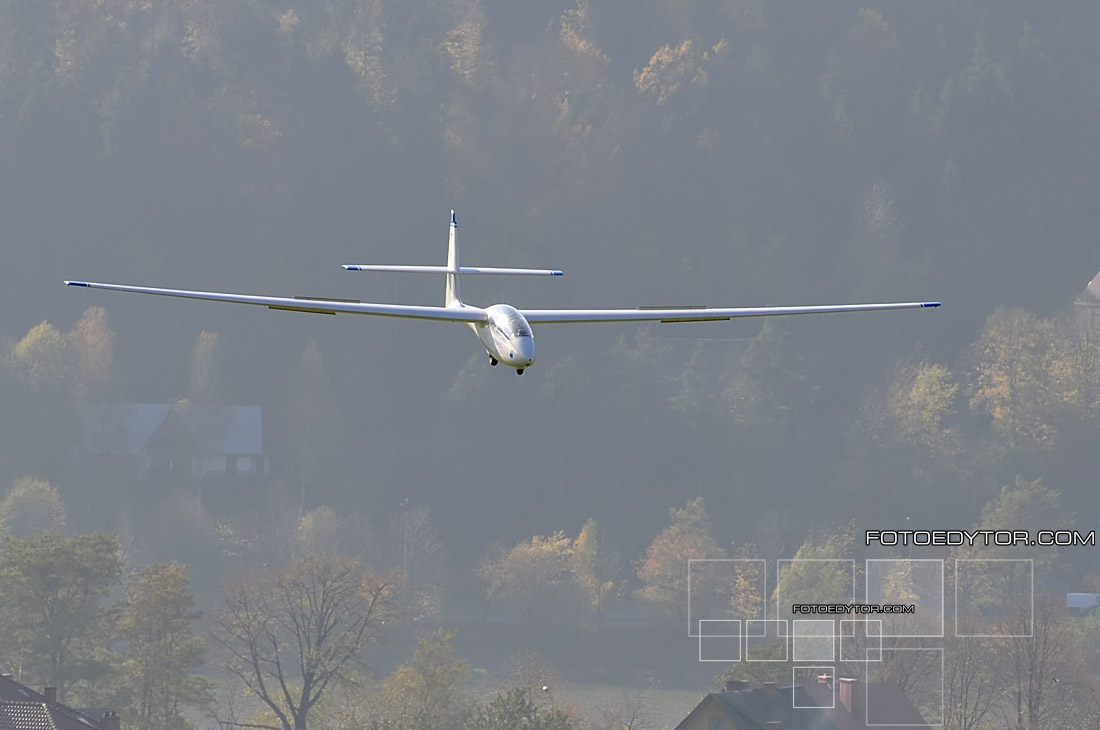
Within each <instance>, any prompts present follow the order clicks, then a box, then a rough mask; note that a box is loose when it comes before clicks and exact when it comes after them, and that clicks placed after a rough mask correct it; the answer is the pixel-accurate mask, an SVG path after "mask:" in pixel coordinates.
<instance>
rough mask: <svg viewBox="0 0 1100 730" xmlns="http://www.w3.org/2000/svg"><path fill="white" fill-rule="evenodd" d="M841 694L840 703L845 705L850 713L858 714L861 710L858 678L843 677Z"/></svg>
mask: <svg viewBox="0 0 1100 730" xmlns="http://www.w3.org/2000/svg"><path fill="white" fill-rule="evenodd" d="M839 694H840V704H842V705H844V709H845V710H847V711H848V714H849V715H858V714H859V713H860V712H861V710H862V707H861V706H860V697H859V681H858V680H855V679H852V678H851V677H841V678H840V693H839Z"/></svg>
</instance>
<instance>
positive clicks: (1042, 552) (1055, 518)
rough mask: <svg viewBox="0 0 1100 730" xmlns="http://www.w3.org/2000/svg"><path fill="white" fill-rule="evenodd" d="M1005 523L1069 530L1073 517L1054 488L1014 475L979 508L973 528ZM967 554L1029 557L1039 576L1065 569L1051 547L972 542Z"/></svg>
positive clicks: (1058, 553) (994, 527)
mask: <svg viewBox="0 0 1100 730" xmlns="http://www.w3.org/2000/svg"><path fill="white" fill-rule="evenodd" d="M1006 525H1011V526H1012V528H1013V529H1032V530H1038V529H1052V530H1060V529H1071V528H1072V527H1073V525H1074V518H1073V515H1072V514H1071V513H1069V512H1068V511H1067V510H1065V509H1064V508H1063V507H1062V495H1061V492H1059V491H1058V490H1057V489H1050V488H1049V487H1047V486H1046V485H1044V484H1043V480H1042V479H1036V480H1034V481H1028V480H1026V479H1022V478H1020V477H1019V476H1017V477H1016V481H1015V482H1014V483H1013V484H1006V485H1005V486H1004V487H1002V488H1001V491H1000V493H999V494H998V495H997V497H996V498H994V499H991V500H990V501H989V502H987V503H986V504H985V506H984V507H982V512H981V515H980V516H979V517H978V521H977V523H976V524H975V525H974V529H986V530H1002V529H1005V526H1006ZM967 553H968V555H967V557H973V558H984V559H1017V560H1027V559H1030V560H1033V561H1034V570H1035V571H1036V572H1037V574H1039V575H1051V574H1054V573H1057V572H1060V571H1061V570H1063V569H1064V568H1065V565H1064V564H1063V563H1062V555H1061V550H1060V549H1059V548H1057V547H1054V546H1031V545H1010V546H997V545H992V544H991V545H985V544H978V542H977V541H975V545H974V546H973V547H972V548H969V549H968V550H967ZM1002 595H1005V596H1007V595H1008V594H1007V593H1005V594H1002Z"/></svg>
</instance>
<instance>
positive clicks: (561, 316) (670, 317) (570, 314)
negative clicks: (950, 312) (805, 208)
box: [520, 302, 940, 324]
mask: <svg viewBox="0 0 1100 730" xmlns="http://www.w3.org/2000/svg"><path fill="white" fill-rule="evenodd" d="M938 306H940V303H939V302H884V303H881V304H826V305H816V306H809V307H732V308H711V307H659V308H658V307H654V308H652V309H647V308H644V307H639V308H638V309H521V310H520V312H521V313H522V314H523V316H524V317H525V318H526V319H527V321H528V322H530V323H531V324H566V323H571V322H713V321H718V320H725V319H733V318H735V317H774V316H779V315H787V314H826V313H830V312H874V311H878V310H882V309H920V308H922V307H938Z"/></svg>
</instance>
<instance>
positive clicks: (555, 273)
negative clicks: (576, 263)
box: [550, 271, 563, 276]
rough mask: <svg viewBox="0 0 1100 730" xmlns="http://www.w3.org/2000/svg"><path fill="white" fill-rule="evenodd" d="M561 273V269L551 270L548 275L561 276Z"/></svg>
mask: <svg viewBox="0 0 1100 730" xmlns="http://www.w3.org/2000/svg"><path fill="white" fill-rule="evenodd" d="M562 273H563V272H561V271H551V272H550V276H561V275H562Z"/></svg>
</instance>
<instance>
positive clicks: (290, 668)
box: [213, 553, 398, 730]
mask: <svg viewBox="0 0 1100 730" xmlns="http://www.w3.org/2000/svg"><path fill="white" fill-rule="evenodd" d="M397 589H398V577H397V576H396V575H394V574H379V573H376V572H375V571H373V570H371V569H370V568H369V567H367V566H366V565H364V564H363V563H361V562H359V561H357V560H354V559H352V558H347V557H341V556H336V555H330V554H325V553H314V554H308V555H305V556H303V557H302V558H300V559H298V560H295V561H293V562H291V563H288V564H286V565H282V566H278V567H273V568H269V569H264V570H260V571H258V572H256V573H255V574H253V575H251V576H247V577H245V578H243V579H241V580H237V581H234V582H232V583H229V584H228V585H227V586H226V587H225V588H224V589H223V592H222V596H221V601H220V603H221V605H220V607H219V609H218V610H217V611H216V612H215V614H214V619H213V635H214V639H215V641H216V642H217V643H218V644H219V645H220V646H221V647H222V648H223V650H224V656H225V669H226V671H228V672H229V673H230V674H231V675H232V676H233V677H235V678H236V679H237V680H238V681H239V682H240V684H241V685H242V686H243V687H244V688H245V689H246V690H247V691H248V692H249V693H250V694H251V695H253V696H255V697H256V698H257V699H259V700H260V701H261V702H262V703H263V704H264V706H265V708H266V710H267V711H268V713H269V714H270V715H271V716H272V717H273V719H272V720H271V721H265V720H263V719H256V720H253V721H247V722H243V723H240V725H241V726H243V727H254V728H267V729H268V730H306V728H307V727H308V724H307V723H308V720H309V717H310V712H311V710H313V708H314V707H315V706H316V705H317V703H318V702H319V701H320V700H321V698H322V696H324V694H325V692H326V691H327V690H328V689H329V688H330V687H332V686H334V685H337V684H339V683H340V682H342V681H343V680H345V679H346V678H347V677H348V673H349V671H350V670H351V669H352V667H353V665H354V663H355V662H356V661H357V660H358V659H359V658H360V657H361V655H362V653H363V651H364V649H365V648H366V647H367V646H368V645H369V644H371V643H374V642H377V641H379V640H380V639H381V638H382V631H383V626H384V625H385V623H386V621H387V620H390V619H392V618H393V617H394V611H395V594H396V592H397Z"/></svg>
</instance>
